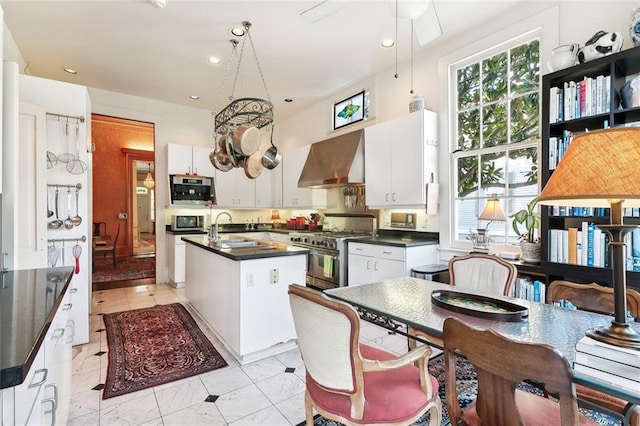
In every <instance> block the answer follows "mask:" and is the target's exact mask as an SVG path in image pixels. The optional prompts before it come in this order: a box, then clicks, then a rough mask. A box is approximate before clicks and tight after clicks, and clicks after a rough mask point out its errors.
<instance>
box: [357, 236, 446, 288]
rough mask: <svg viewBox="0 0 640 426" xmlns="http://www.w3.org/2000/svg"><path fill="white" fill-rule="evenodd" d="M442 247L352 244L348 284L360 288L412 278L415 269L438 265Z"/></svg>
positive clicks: (434, 245)
mask: <svg viewBox="0 0 640 426" xmlns="http://www.w3.org/2000/svg"><path fill="white" fill-rule="evenodd" d="M437 247H438V246H437V245H436V244H433V245H422V246H415V247H400V246H392V245H384V244H363V243H349V255H348V271H349V272H348V285H349V286H356V285H362V284H369V283H374V282H378V281H384V280H387V279H391V278H398V277H405V276H409V275H410V273H411V268H414V267H416V266H420V265H427V264H431V263H437V261H438V248H437Z"/></svg>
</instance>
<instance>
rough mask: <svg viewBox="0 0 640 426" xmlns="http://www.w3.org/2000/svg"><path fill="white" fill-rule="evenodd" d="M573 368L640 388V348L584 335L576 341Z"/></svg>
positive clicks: (626, 385) (623, 384)
mask: <svg viewBox="0 0 640 426" xmlns="http://www.w3.org/2000/svg"><path fill="white" fill-rule="evenodd" d="M573 369H574V371H576V372H579V373H583V374H585V375H587V376H592V377H595V378H596V379H599V380H601V381H604V382H608V383H613V384H615V385H617V386H621V387H624V388H630V389H638V388H640V350H638V349H631V348H622V347H619V346H613V345H610V344H607V343H604V342H600V341H597V340H594V339H592V338H590V337H587V336H585V337H583V338H582V339H580V340H578V342H577V343H576V353H575V358H574V360H573Z"/></svg>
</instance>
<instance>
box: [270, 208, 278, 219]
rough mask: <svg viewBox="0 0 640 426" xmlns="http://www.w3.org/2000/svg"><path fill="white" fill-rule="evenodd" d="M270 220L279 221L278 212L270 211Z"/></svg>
mask: <svg viewBox="0 0 640 426" xmlns="http://www.w3.org/2000/svg"><path fill="white" fill-rule="evenodd" d="M271 220H272V221H276V220H280V212H279V211H278V210H271Z"/></svg>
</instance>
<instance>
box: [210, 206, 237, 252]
mask: <svg viewBox="0 0 640 426" xmlns="http://www.w3.org/2000/svg"><path fill="white" fill-rule="evenodd" d="M223 214H226V215H227V216H229V222H233V219H232V218H231V214H229V213H228V212H220V213H218V215H217V216H216V220H215V224H214V225H213V242H214V243H215V244H217V243H218V241H219V239H218V219H220V216H222V215H223Z"/></svg>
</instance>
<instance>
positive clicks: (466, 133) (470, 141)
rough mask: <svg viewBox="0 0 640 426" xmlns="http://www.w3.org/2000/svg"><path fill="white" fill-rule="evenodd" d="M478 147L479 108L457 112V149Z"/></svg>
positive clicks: (464, 149)
mask: <svg viewBox="0 0 640 426" xmlns="http://www.w3.org/2000/svg"><path fill="white" fill-rule="evenodd" d="M476 148H480V110H479V109H478V108H474V109H472V110H469V111H465V112H461V113H459V114H458V149H462V150H463V151H468V150H470V149H476Z"/></svg>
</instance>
